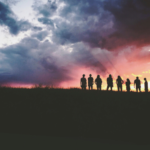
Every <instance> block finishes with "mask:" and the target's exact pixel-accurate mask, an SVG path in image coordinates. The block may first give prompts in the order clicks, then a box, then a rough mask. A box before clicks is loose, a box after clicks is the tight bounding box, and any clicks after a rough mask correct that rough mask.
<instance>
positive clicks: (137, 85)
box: [134, 77, 141, 92]
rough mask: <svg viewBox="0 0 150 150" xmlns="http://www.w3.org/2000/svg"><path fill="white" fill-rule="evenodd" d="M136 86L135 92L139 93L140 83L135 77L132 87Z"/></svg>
mask: <svg viewBox="0 0 150 150" xmlns="http://www.w3.org/2000/svg"><path fill="white" fill-rule="evenodd" d="M135 84H136V92H138V90H139V91H140V92H141V81H140V80H139V77H136V80H134V87H135Z"/></svg>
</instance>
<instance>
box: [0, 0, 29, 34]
mask: <svg viewBox="0 0 150 150" xmlns="http://www.w3.org/2000/svg"><path fill="white" fill-rule="evenodd" d="M0 25H5V26H7V27H8V29H9V32H10V33H11V34H13V35H17V34H18V33H19V32H20V31H27V30H28V29H30V28H31V24H30V23H29V22H28V21H24V20H20V21H18V20H17V19H16V16H15V14H14V13H13V12H12V11H11V9H10V7H9V6H8V5H5V4H4V3H2V2H0Z"/></svg>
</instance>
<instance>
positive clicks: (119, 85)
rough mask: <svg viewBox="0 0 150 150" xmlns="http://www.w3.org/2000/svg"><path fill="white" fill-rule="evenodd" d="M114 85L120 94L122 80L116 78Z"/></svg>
mask: <svg viewBox="0 0 150 150" xmlns="http://www.w3.org/2000/svg"><path fill="white" fill-rule="evenodd" d="M116 83H117V87H118V92H119V90H120V89H121V92H122V84H123V80H122V79H121V77H120V76H118V78H117V79H116Z"/></svg>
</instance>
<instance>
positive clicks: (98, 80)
mask: <svg viewBox="0 0 150 150" xmlns="http://www.w3.org/2000/svg"><path fill="white" fill-rule="evenodd" d="M95 84H96V85H97V90H100V91H101V85H102V79H101V78H100V75H97V78H96V79H95Z"/></svg>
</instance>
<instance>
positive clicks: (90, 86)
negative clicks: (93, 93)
mask: <svg viewBox="0 0 150 150" xmlns="http://www.w3.org/2000/svg"><path fill="white" fill-rule="evenodd" d="M88 86H89V90H90V89H91V90H92V89H93V77H92V75H91V74H90V75H89V78H88Z"/></svg>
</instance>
